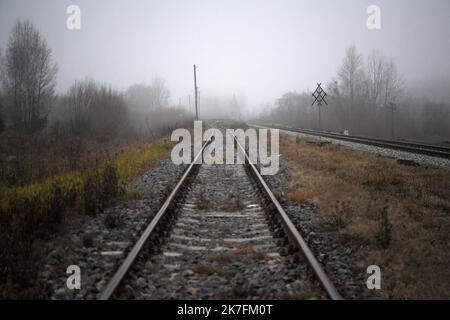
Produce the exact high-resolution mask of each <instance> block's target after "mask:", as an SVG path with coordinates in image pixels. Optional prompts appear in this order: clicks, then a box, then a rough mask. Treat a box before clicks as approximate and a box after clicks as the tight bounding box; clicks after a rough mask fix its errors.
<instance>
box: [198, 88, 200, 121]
mask: <svg viewBox="0 0 450 320" xmlns="http://www.w3.org/2000/svg"><path fill="white" fill-rule="evenodd" d="M198 116H199V117H200V90H198Z"/></svg>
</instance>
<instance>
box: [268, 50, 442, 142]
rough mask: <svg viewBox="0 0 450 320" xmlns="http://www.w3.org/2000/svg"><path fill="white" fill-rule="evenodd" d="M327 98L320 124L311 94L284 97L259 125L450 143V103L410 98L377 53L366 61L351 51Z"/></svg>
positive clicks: (389, 61)
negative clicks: (276, 125) (275, 123)
mask: <svg viewBox="0 0 450 320" xmlns="http://www.w3.org/2000/svg"><path fill="white" fill-rule="evenodd" d="M326 92H327V94H328V95H327V97H326V99H327V101H328V104H329V105H328V106H325V105H323V106H322V107H320V112H321V121H320V123H319V109H318V107H317V106H311V103H312V97H311V92H303V93H297V92H288V93H286V94H284V95H283V96H282V97H281V98H279V99H278V100H277V102H276V107H275V108H272V109H268V108H265V110H264V112H263V113H262V115H261V120H263V121H267V122H279V123H285V124H289V125H292V126H301V127H306V128H316V129H318V128H320V129H323V130H331V131H343V130H349V131H350V133H353V134H363V135H371V136H378V137H385V138H387V137H389V138H391V137H393V138H412V139H418V140H422V139H434V138H435V139H439V140H441V141H442V140H443V139H444V140H445V139H447V140H448V139H449V138H450V128H449V127H450V126H448V123H450V105H449V102H448V101H447V102H445V101H441V102H433V101H430V100H429V99H425V98H423V97H417V96H414V95H413V94H411V92H409V91H408V88H407V85H406V81H405V80H404V78H403V77H402V76H401V75H400V74H399V72H398V71H397V68H396V65H395V62H394V61H393V60H392V59H388V58H386V57H385V56H384V55H383V54H382V53H381V52H379V51H377V50H373V51H372V52H371V53H370V54H369V55H368V57H367V59H364V57H363V55H362V54H361V53H359V52H358V50H357V48H356V46H354V45H353V46H350V47H349V48H348V49H347V50H346V52H345V56H344V59H343V61H342V65H341V66H340V67H339V69H338V70H337V75H336V77H334V78H332V79H331V81H330V82H329V83H328V84H327V86H326Z"/></svg>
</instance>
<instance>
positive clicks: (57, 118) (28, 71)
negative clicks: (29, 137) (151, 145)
mask: <svg viewBox="0 0 450 320" xmlns="http://www.w3.org/2000/svg"><path fill="white" fill-rule="evenodd" d="M0 66H1V67H0V71H1V75H0V78H1V91H0V131H2V130H3V129H4V127H5V126H6V127H8V128H10V129H11V130H12V131H15V132H20V133H26V134H28V133H31V134H34V133H36V132H40V131H42V130H43V129H44V128H47V129H50V130H53V131H54V132H56V133H61V132H64V133H67V134H71V135H74V136H109V137H114V136H118V135H128V136H130V135H136V134H152V135H155V134H160V133H161V130H162V131H167V130H168V128H170V127H173V126H174V125H175V124H176V123H177V122H181V121H186V119H191V115H190V114H188V113H187V112H186V111H183V110H179V109H177V108H174V107H171V106H170V104H169V99H170V91H169V90H168V88H167V87H166V85H165V82H164V80H163V79H161V78H155V79H154V80H153V81H152V83H151V84H150V85H146V84H135V85H132V86H130V87H129V88H128V89H127V90H126V92H120V91H118V90H114V89H113V88H112V87H111V86H110V85H108V84H100V83H97V82H95V81H94V79H92V78H85V79H83V80H79V81H76V82H75V83H74V84H73V85H72V86H70V88H69V89H68V90H67V92H66V93H64V94H62V95H56V94H55V87H56V77H57V71H58V68H57V65H56V63H55V62H53V59H52V51H51V49H50V48H49V47H48V45H47V43H46V41H45V39H44V38H42V36H41V35H40V33H39V31H38V30H37V29H36V28H35V27H34V26H33V25H32V24H31V22H30V21H28V20H26V21H24V22H22V21H20V20H18V21H17V23H16V25H15V27H14V29H13V31H12V33H11V35H10V37H9V41H8V45H7V47H6V50H5V54H4V57H3V56H1V52H0Z"/></svg>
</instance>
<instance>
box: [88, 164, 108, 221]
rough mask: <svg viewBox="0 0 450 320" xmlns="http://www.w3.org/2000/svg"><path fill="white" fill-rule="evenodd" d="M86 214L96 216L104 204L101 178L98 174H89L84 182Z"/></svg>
mask: <svg viewBox="0 0 450 320" xmlns="http://www.w3.org/2000/svg"><path fill="white" fill-rule="evenodd" d="M83 190H84V213H85V214H87V215H90V216H94V215H96V214H97V213H98V212H99V211H100V210H101V209H102V208H103V204H104V200H103V199H104V198H103V190H102V183H101V178H100V176H99V174H98V172H94V173H91V174H88V175H87V176H86V179H85V180H84V186H83Z"/></svg>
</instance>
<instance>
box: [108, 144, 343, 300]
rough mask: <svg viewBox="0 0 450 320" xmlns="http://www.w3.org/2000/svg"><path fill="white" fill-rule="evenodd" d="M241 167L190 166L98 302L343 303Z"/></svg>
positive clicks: (267, 194) (263, 187) (253, 175)
mask: <svg viewBox="0 0 450 320" xmlns="http://www.w3.org/2000/svg"><path fill="white" fill-rule="evenodd" d="M209 142H210V140H207V141H206V143H205V144H204V145H203V148H202V150H201V151H200V152H199V153H198V154H197V155H196V156H195V158H199V157H201V156H202V153H203V150H204V148H205V147H206V145H207V144H208V143H209ZM234 148H236V149H235V150H239V151H240V152H245V150H244V148H243V147H242V146H241V145H240V144H239V143H238V142H237V140H235V146H234ZM246 160H247V161H246V164H245V165H242V164H233V165H230V164H228V165H220V164H212V165H207V164H195V161H194V162H193V163H192V164H191V165H189V167H188V168H187V170H186V172H185V173H184V175H183V176H182V178H181V179H180V181H179V182H178V184H177V185H176V186H175V188H174V189H173V191H172V192H171V194H170V195H169V197H168V198H167V200H166V201H165V203H164V204H163V205H162V207H161V209H160V210H159V211H158V213H157V214H156V216H155V217H154V219H153V220H152V221H151V222H150V224H149V225H148V226H147V227H146V229H145V230H144V232H143V233H142V235H141V236H140V238H139V239H138V241H137V242H136V243H135V244H134V246H133V247H132V248H131V250H129V253H128V255H127V257H126V258H125V259H124V261H123V262H122V264H121V266H120V267H119V268H118V270H117V271H116V273H115V274H114V275H113V276H112V278H111V279H110V281H109V283H108V285H107V286H106V288H105V289H104V290H103V292H102V293H101V296H100V299H102V300H105V299H292V298H326V297H328V298H330V299H342V297H341V296H340V294H339V293H338V292H337V291H336V289H335V287H334V286H333V284H332V282H331V281H330V280H329V278H328V276H327V275H326V274H325V272H324V271H323V269H322V267H321V265H320V264H319V263H318V261H317V260H316V258H315V256H314V254H313V253H312V251H311V250H310V249H309V247H308V246H307V244H306V242H305V241H304V239H303V238H302V236H301V235H300V232H299V231H298V230H297V229H296V228H295V227H294V225H293V224H292V222H291V221H290V219H289V218H288V216H287V215H286V213H285V212H284V210H283V208H282V207H281V205H280V204H279V203H278V201H277V199H276V197H275V196H274V195H273V193H272V192H271V191H270V189H269V187H268V186H267V184H266V183H265V182H264V179H263V178H262V176H261V175H260V174H259V172H258V169H257V167H256V166H255V164H253V163H251V162H250V160H249V159H248V157H247V158H246Z"/></svg>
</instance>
